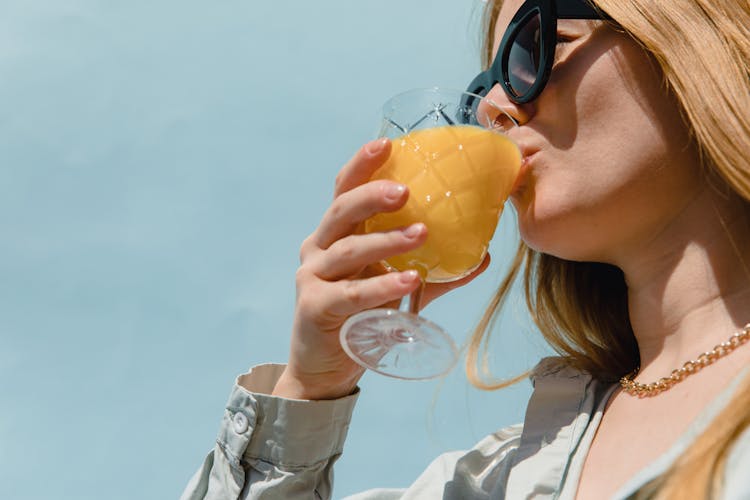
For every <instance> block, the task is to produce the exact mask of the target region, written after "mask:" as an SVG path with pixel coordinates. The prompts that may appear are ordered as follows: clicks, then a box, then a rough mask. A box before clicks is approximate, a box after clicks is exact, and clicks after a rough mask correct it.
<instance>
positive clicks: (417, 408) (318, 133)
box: [0, 0, 544, 500]
mask: <svg viewBox="0 0 750 500" xmlns="http://www.w3.org/2000/svg"><path fill="white" fill-rule="evenodd" d="M481 6H482V3H481V1H479V0H476V1H474V0H465V1H463V2H452V1H448V0H430V1H428V0H414V1H409V2H404V1H403V0H386V1H378V2H375V1H364V2H351V1H344V0H330V1H325V2H302V1H296V2H293V1H289V0H275V1H258V0H244V1H238V0H224V1H222V2H196V1H181V2H177V1H176V0H160V1H157V2H153V1H149V2H147V1H144V0H133V1H130V2H102V1H94V0H65V1H61V0H54V1H52V0H34V1H26V0H24V1H21V0H0V105H1V106H2V110H3V111H2V113H0V234H2V237H1V238H0V380H1V381H2V382H0V397H2V400H3V402H4V404H3V411H2V412H1V413H0V443H2V446H0V471H1V472H0V497H2V498H13V499H42V498H45V499H46V498H60V499H68V498H70V499H76V500H85V499H101V498H107V499H110V500H116V499H132V498H139V499H150V498H154V499H163V498H176V497H177V496H178V495H179V492H180V491H181V490H182V488H183V487H184V484H185V483H186V481H187V480H188V478H189V477H190V475H191V474H192V473H193V472H194V470H195V469H196V468H197V467H198V466H199V465H200V463H201V461H202V460H203V457H204V455H205V453H206V452H207V451H208V450H209V449H210V448H211V446H212V443H213V440H214V437H215V435H216V431H217V428H218V424H219V421H220V418H221V415H222V410H223V405H224V403H225V401H226V397H227V395H228V394H229V391H230V389H231V386H232V383H233V381H234V377H235V376H236V375H237V374H238V373H241V372H243V371H244V370H245V369H246V368H247V367H248V366H251V365H254V364H257V363H262V362H269V361H278V362H283V361H284V360H285V359H286V352H287V347H288V340H289V329H290V324H291V316H292V311H293V304H294V272H295V269H296V266H297V263H298V260H297V259H298V248H299V244H300V242H301V241H302V239H303V238H304V237H305V236H306V235H307V234H308V233H310V232H311V231H312V230H313V229H314V227H315V226H316V224H317V222H318V220H319V218H320V216H321V215H322V213H323V211H324V210H325V208H326V206H327V204H328V203H329V202H330V198H331V193H332V185H333V178H334V176H335V174H336V172H337V171H338V169H339V168H340V166H341V165H342V164H343V163H344V162H345V161H346V160H347V159H348V158H349V156H350V155H351V154H352V153H353V152H354V151H356V149H357V148H358V147H359V146H360V145H361V144H362V143H363V142H365V141H367V140H369V139H370V138H372V136H373V134H374V133H375V132H376V130H377V125H378V124H377V121H376V120H377V117H378V112H379V108H380V105H381V103H382V102H383V101H385V100H386V99H387V98H388V97H390V96H391V95H392V94H395V93H397V92H400V91H403V90H406V89H409V88H412V87H425V86H433V85H441V86H449V87H463V86H464V85H465V84H466V83H467V82H468V81H469V80H470V79H471V78H472V77H473V76H474V74H475V73H476V72H477V71H478V69H479V58H478V51H479V38H478V34H477V30H478V26H479V16H478V14H479V9H480V8H481ZM515 232H516V230H515V227H514V221H513V217H512V211H510V210H509V211H508V212H507V214H506V216H505V217H503V220H502V222H501V225H500V229H499V231H498V235H497V236H496V238H495V241H494V242H493V246H492V249H491V251H492V253H493V257H494V259H493V264H492V267H491V268H490V270H489V271H488V272H487V273H486V274H485V275H484V276H482V277H481V278H480V279H478V280H477V281H476V282H475V283H472V284H471V285H470V286H468V287H466V288H465V289H462V290H459V291H456V292H454V293H452V294H451V295H449V296H447V297H445V298H443V299H442V300H440V301H438V302H437V303H436V305H432V306H430V307H429V308H428V309H426V310H425V312H424V314H425V316H427V317H429V318H430V319H432V320H434V321H436V322H438V323H440V324H442V325H443V326H445V327H446V329H448V330H449V331H451V332H452V333H453V334H454V336H455V337H456V338H457V339H458V340H459V341H460V340H463V338H464V337H465V335H466V332H468V331H469V330H470V329H471V327H472V326H473V325H474V324H475V323H476V321H477V319H478V317H479V314H480V312H481V310H482V309H483V308H484V306H485V304H486V303H487V301H488V300H489V297H490V295H491V293H492V290H493V289H494V288H495V287H496V286H497V284H498V283H499V281H500V275H501V273H502V270H503V269H504V267H505V265H506V264H507V262H508V261H509V258H510V256H511V254H512V248H513V247H514V246H515V243H516V236H515ZM543 352H544V349H543V347H542V341H541V340H539V339H538V337H537V336H536V335H535V334H533V328H532V327H531V326H530V325H529V322H528V319H527V317H526V313H525V311H524V306H523V303H522V300H521V297H520V295H519V294H518V293H516V294H515V295H514V296H513V297H511V300H510V303H509V305H508V307H507V311H506V313H505V314H504V315H503V316H502V318H501V320H500V322H499V324H498V328H497V330H496V334H495V336H494V341H493V348H492V362H493V367H494V369H495V371H496V373H498V374H499V375H513V374H515V373H518V372H519V371H522V370H523V369H525V368H528V367H530V366H532V365H533V364H534V363H535V361H536V360H537V359H538V357H539V356H540V355H541V353H543ZM362 389H363V391H362V396H361V398H360V403H359V405H358V407H357V409H356V411H355V415H354V420H353V422H352V427H351V430H350V434H349V436H350V437H349V440H348V442H347V446H346V449H345V453H344V456H343V457H342V459H341V460H340V462H339V464H338V466H337V469H336V478H337V479H336V489H335V497H336V498H339V497H340V496H342V495H345V494H347V493H352V492H355V491H359V490H362V489H365V488H368V487H375V486H404V485H407V484H409V483H410V482H411V480H413V479H414V478H416V476H417V475H418V474H419V473H420V472H421V470H422V469H424V467H425V466H426V465H427V464H428V463H429V462H430V461H431V460H432V458H434V457H435V456H436V455H437V454H438V453H440V452H441V451H446V450H449V449H457V448H467V447H470V446H472V445H473V443H474V442H475V441H476V440H478V439H479V438H481V437H482V436H483V435H484V434H486V433H488V432H491V431H493V430H494V429H496V428H498V427H501V426H504V425H508V424H511V423H514V422H517V421H519V420H520V419H521V418H522V416H523V410H524V406H525V400H526V398H527V397H528V394H529V390H530V389H529V386H528V384H522V385H520V386H518V387H515V388H512V389H509V390H506V391H502V392H496V393H490V394H487V393H482V392H480V391H476V390H474V389H471V388H470V387H469V384H468V383H467V382H466V381H465V379H464V376H463V373H462V372H461V370H460V369H457V370H454V372H453V373H452V374H451V375H450V376H449V377H448V378H447V379H445V380H444V381H442V382H441V381H431V382H419V383H414V382H403V381H397V380H391V379H387V378H384V377H381V376H378V375H372V374H370V375H367V376H366V377H365V378H364V379H363V381H362ZM373 470H375V471H378V472H377V474H373V473H372V472H371V471H373Z"/></svg>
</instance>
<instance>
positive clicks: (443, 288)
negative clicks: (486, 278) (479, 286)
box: [421, 253, 490, 308]
mask: <svg viewBox="0 0 750 500" xmlns="http://www.w3.org/2000/svg"><path fill="white" fill-rule="evenodd" d="M489 265H490V254H489V253H488V254H487V255H485V256H484V260H482V263H481V264H479V267H477V268H476V269H475V270H474V271H472V272H471V274H469V275H468V276H464V277H463V278H461V279H460V280H456V281H449V282H447V283H428V284H427V286H426V287H425V291H424V295H423V296H422V303H421V307H422V308H423V307H425V306H426V305H427V304H429V303H430V302H432V301H433V300H435V299H436V298H438V297H440V296H441V295H444V294H446V293H448V292H450V291H451V290H455V289H456V288H460V287H462V286H464V285H466V284H468V283H470V282H472V281H474V279H475V278H476V277H477V276H479V275H480V274H482V273H483V272H484V271H486V270H487V268H488V267H489Z"/></svg>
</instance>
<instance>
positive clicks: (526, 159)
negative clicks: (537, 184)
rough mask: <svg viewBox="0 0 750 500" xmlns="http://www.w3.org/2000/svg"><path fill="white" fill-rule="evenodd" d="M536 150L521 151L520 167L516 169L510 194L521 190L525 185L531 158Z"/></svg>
mask: <svg viewBox="0 0 750 500" xmlns="http://www.w3.org/2000/svg"><path fill="white" fill-rule="evenodd" d="M537 153H538V151H528V152H527V151H522V152H521V154H522V155H523V159H522V160H521V168H520V169H519V170H518V175H517V176H516V181H515V182H514V183H513V187H512V188H511V190H510V195H511V196H513V195H517V194H520V192H521V191H523V189H524V187H525V186H526V181H527V179H528V176H529V170H530V169H531V159H532V158H533V157H534V155H536V154H537Z"/></svg>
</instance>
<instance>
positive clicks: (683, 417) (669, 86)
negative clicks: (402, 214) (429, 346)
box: [183, 0, 750, 499]
mask: <svg viewBox="0 0 750 500" xmlns="http://www.w3.org/2000/svg"><path fill="white" fill-rule="evenodd" d="M605 13H606V14H605ZM558 18H559V19H558ZM487 21H488V22H487V34H488V35H487V50H486V55H487V56H490V57H491V59H490V57H488V59H489V60H488V61H487V62H489V61H490V60H494V61H495V62H494V63H493V64H491V65H489V64H488V66H489V67H490V69H489V70H488V71H486V72H484V73H483V74H481V75H480V76H479V77H477V79H475V80H474V82H473V83H472V85H471V86H470V89H471V90H475V91H477V92H486V93H488V95H489V97H490V98H491V99H492V100H494V101H495V102H497V103H498V104H500V105H501V107H503V109H504V110H505V111H506V112H508V113H509V114H511V115H513V116H514V117H515V119H516V120H517V121H518V123H519V127H518V129H517V130H515V131H514V139H515V140H516V141H517V142H518V143H519V145H520V147H521V150H522V152H523V154H524V157H525V160H524V167H523V169H522V173H521V176H520V177H519V181H518V182H517V184H516V186H515V189H514V192H513V195H512V201H513V203H514V205H515V208H516V211H517V212H518V219H519V228H520V232H521V236H522V240H523V243H522V244H521V248H520V249H519V252H518V256H517V260H516V262H515V264H514V269H513V271H512V272H511V273H510V276H509V277H508V278H507V280H506V282H505V283H504V285H503V286H502V287H501V290H500V291H499V292H498V295H497V296H496V298H495V299H496V300H495V303H494V304H493V306H492V307H491V308H490V310H489V311H487V314H486V315H485V318H484V320H483V322H482V324H481V325H480V327H479V328H478V329H477V332H476V334H475V338H474V340H473V343H472V347H471V349H470V353H469V358H468V361H467V369H468V372H469V376H470V378H471V379H472V380H473V382H475V384H476V385H479V386H484V387H488V388H489V387H493V386H491V385H490V384H487V383H485V382H483V381H482V380H481V378H480V377H479V374H478V373H477V369H476V357H477V352H478V350H479V346H480V344H482V343H483V341H484V340H486V337H487V333H486V330H487V325H488V324H489V323H490V321H491V318H492V316H493V314H495V313H496V312H497V309H498V308H499V304H500V303H501V302H502V297H503V295H504V293H505V291H506V290H507V288H508V285H509V283H510V282H511V281H512V280H513V278H514V276H515V275H516V274H517V271H518V270H519V269H520V268H522V267H523V268H524V269H525V272H524V277H525V278H524V279H525V283H526V290H527V298H528V302H529V307H530V310H531V312H532V315H533V317H534V318H535V320H536V322H537V324H538V326H539V328H540V330H541V331H542V333H543V335H544V336H545V337H546V338H547V339H548V341H550V343H551V344H552V345H553V346H554V347H555V348H556V349H557V350H558V351H559V352H560V354H561V356H560V357H559V358H550V359H546V360H543V361H542V362H541V363H540V364H539V365H538V366H537V368H535V369H534V371H533V372H532V380H533V382H534V393H533V395H532V398H531V401H530V402H529V407H528V410H527V416H526V419H525V422H524V425H523V426H515V427H511V428H508V429H504V430H502V431H500V432H498V433H496V434H493V435H491V436H488V437H487V438H485V439H484V440H483V441H482V442H480V443H479V444H478V445H477V446H476V447H475V448H474V449H473V450H471V451H469V452H460V453H451V454H446V455H443V456H441V457H439V458H438V459H437V460H436V461H435V462H434V463H433V464H432V465H431V466H430V467H429V468H428V469H427V470H426V471H425V473H424V474H423V475H422V476H421V477H420V478H418V479H417V480H416V482H415V483H414V484H413V485H412V486H411V487H410V488H408V489H407V490H398V491H396V490H373V491H370V492H365V493H363V494H361V495H359V496H357V498H362V499H384V498H503V497H507V498H527V497H534V498H578V499H587V498H596V499H599V498H611V497H615V498H646V497H651V496H656V497H659V498H706V497H711V496H714V497H717V498H750V480H748V479H746V472H745V471H746V470H748V468H750V432H748V431H747V427H748V424H749V423H750V377H748V376H747V375H748V372H749V370H748V369H746V367H747V366H748V364H749V363H750V346H745V345H744V343H745V342H746V341H747V339H748V337H749V336H750V333H748V327H743V326H742V325H743V324H744V323H746V322H747V321H750V269H749V268H748V262H747V260H748V259H747V258H746V257H745V256H746V255H748V250H749V249H750V230H749V229H750V205H749V202H748V200H750V123H749V122H748V115H747V114H748V110H750V71H749V70H750V67H749V66H748V61H750V30H748V28H747V26H750V7H749V6H748V4H747V2H744V1H739V0H737V1H730V0H726V1H716V0H710V1H709V0H674V1H671V2H657V1H654V0H628V1H622V0H598V1H597V2H596V6H595V7H592V6H591V5H589V4H587V3H584V2H583V1H580V0H579V1H563V0H558V1H556V2H550V1H545V0H536V1H535V0H528V1H527V2H522V1H520V0H508V1H506V2H504V3H503V4H502V5H500V2H494V3H493V2H490V3H489V5H488V10H487ZM555 21H557V22H556V23H555ZM389 148H390V145H389V143H388V142H387V141H374V142H372V143H370V144H368V145H366V146H365V147H364V148H363V149H362V150H361V151H360V152H359V153H358V154H357V155H356V156H355V157H354V158H353V159H352V160H351V161H350V162H349V164H347V165H346V166H345V167H344V169H343V170H342V171H341V173H340V174H339V176H338V178H337V180H336V198H335V200H334V202H333V204H332V206H331V208H330V209H329V210H328V211H327V212H326V214H325V215H324V217H323V220H322V222H321V224H320V226H319V227H318V228H317V230H316V231H315V232H314V233H313V234H312V235H311V236H310V237H309V238H308V239H307V240H306V241H305V242H304V243H303V245H302V250H301V257H302V265H301V267H300V268H299V271H298V273H297V287H298V300H297V307H296V313H295V314H296V315H295V323H294V332H293V339H292V349H291V353H290V357H289V363H288V364H287V365H286V366H285V367H273V366H261V367H256V368H254V369H253V370H252V371H251V373H249V374H246V375H243V376H241V377H240V378H239V379H238V386H236V387H235V390H234V392H233V393H232V396H231V398H230V402H229V405H228V408H227V411H226V413H225V417H224V422H223V425H222V430H221V434H220V436H219V439H218V441H217V442H218V444H217V446H216V448H215V449H214V451H213V452H212V453H211V454H209V456H208V458H207V460H206V462H205V463H204V466H203V468H202V469H201V470H200V471H199V472H198V474H196V476H195V477H194V478H193V480H192V482H191V483H190V485H189V486H188V488H187V490H186V492H185V494H184V496H183V498H260V497H263V498H266V497H267V498H297V497H299V498H307V497H311V496H313V495H314V494H317V495H318V497H323V498H325V497H328V496H330V492H331V479H330V478H331V477H332V475H331V470H332V464H333V462H334V461H335V459H336V458H337V457H338V455H339V454H340V453H341V449H342V445H343V440H344V437H345V434H346V428H347V425H348V421H349V416H350V414H351V410H352V406H353V404H354V400H355V399H356V397H357V389H356V384H357V381H358V379H359V378H360V377H361V375H362V370H361V369H360V368H359V367H358V366H357V365H355V364H354V363H353V362H351V361H350V360H349V359H348V358H347V357H346V355H345V354H344V353H343V352H341V349H340V348H339V346H338V335H337V332H338V329H339V328H340V326H341V324H342V323H343V321H344V320H345V319H346V318H347V317H348V316H350V315H351V314H353V313H356V312H358V311H361V310H364V309H368V308H372V307H376V306H380V305H383V304H386V303H389V302H392V301H397V300H398V299H400V298H401V297H402V296H404V295H406V294H408V293H409V292H410V291H412V290H413V289H414V288H415V287H416V286H417V284H418V279H417V276H416V275H415V273H411V272H403V273H389V274H383V273H382V270H380V269H379V268H378V267H377V265H376V264H375V263H377V262H379V261H380V260H381V259H382V258H383V257H385V256H388V255H393V254H398V253H401V252H404V251H406V250H409V249H412V248H415V247H417V246H419V245H420V244H421V243H422V242H423V241H424V239H425V236H426V229H425V227H424V226H423V225H421V224H415V225H413V226H411V227H408V228H405V229H402V230H396V231H392V232H390V233H387V234H374V235H357V234H354V232H355V228H356V226H357V225H358V223H359V222H361V221H362V220H364V219H366V218H367V217H368V216H370V215H372V214H373V213H376V212H381V211H389V210H395V209H397V208H398V207H400V206H401V205H403V203H404V202H405V200H406V198H407V197H408V191H407V189H406V188H405V187H404V186H399V185H395V184H393V183H389V182H386V181H380V182H367V180H368V179H369V177H370V175H371V174H372V172H373V171H374V170H375V169H376V168H377V167H378V166H379V165H381V164H382V163H383V161H384V160H385V159H386V158H387V156H388V153H389ZM481 270H482V269H480V270H479V271H477V273H478V272H481ZM475 275H476V273H475ZM475 275H474V276H475ZM474 276H470V277H469V278H467V279H466V280H464V281H462V282H460V283H458V284H455V285H450V286H445V285H439V286H438V285H435V286H432V288H431V289H430V290H429V291H428V294H427V295H428V300H429V299H434V298H435V297H437V296H439V295H441V294H443V293H445V292H447V291H448V289H449V288H450V287H452V286H458V285H462V284H464V283H466V282H468V281H470V280H471V279H472V278H473V277H474ZM727 339H731V340H729V341H728V340H727ZM714 346H716V347H714ZM701 353H704V354H701ZM680 367H682V369H680ZM670 374H671V375H670ZM620 378H622V380H621V381H620V382H619V383H618V382H617V381H618V379H620ZM653 381H658V382H654V383H651V384H648V383H650V382H653ZM270 394H272V395H273V396H276V397H272V396H270ZM274 424H276V425H274Z"/></svg>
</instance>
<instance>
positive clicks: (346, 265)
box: [310, 223, 427, 281]
mask: <svg viewBox="0 0 750 500" xmlns="http://www.w3.org/2000/svg"><path fill="white" fill-rule="evenodd" d="M426 239H427V227H426V226H425V225H424V224H422V223H416V224H412V225H410V226H407V227H405V228H400V229H395V230H393V231H386V232H382V233H381V232H376V233H369V234H356V235H351V236H347V237H346V238H342V239H340V240H338V241H336V242H335V243H333V244H332V245H331V246H330V247H329V248H328V249H327V250H325V251H323V252H319V253H317V254H316V255H315V257H313V259H314V260H313V261H312V262H310V268H311V269H312V270H313V272H314V273H315V274H316V275H317V276H318V277H320V278H322V279H324V280H328V281H333V280H339V279H343V278H346V277H347V276H354V275H357V274H359V273H360V272H361V271H362V270H363V269H364V268H365V267H367V266H370V265H372V264H374V263H377V262H380V261H383V260H385V259H387V258H388V257H392V256H394V255H398V254H402V253H405V252H408V251H410V250H413V249H415V248H417V247H419V246H420V245H422V244H423V243H424V242H425V240H426Z"/></svg>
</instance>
